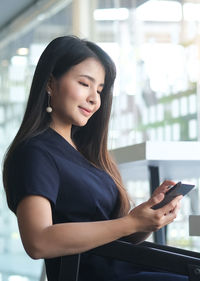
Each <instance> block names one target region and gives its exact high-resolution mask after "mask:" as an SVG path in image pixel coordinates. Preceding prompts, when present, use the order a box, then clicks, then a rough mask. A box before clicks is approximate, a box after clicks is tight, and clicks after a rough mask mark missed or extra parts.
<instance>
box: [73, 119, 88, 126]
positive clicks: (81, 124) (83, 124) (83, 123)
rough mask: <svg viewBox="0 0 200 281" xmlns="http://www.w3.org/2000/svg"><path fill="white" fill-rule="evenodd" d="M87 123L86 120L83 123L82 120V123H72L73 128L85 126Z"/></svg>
mask: <svg viewBox="0 0 200 281" xmlns="http://www.w3.org/2000/svg"><path fill="white" fill-rule="evenodd" d="M87 122H88V120H85V121H83V120H82V121H79V122H74V123H73V124H74V125H75V126H79V127H83V126H85V125H86V124H87Z"/></svg>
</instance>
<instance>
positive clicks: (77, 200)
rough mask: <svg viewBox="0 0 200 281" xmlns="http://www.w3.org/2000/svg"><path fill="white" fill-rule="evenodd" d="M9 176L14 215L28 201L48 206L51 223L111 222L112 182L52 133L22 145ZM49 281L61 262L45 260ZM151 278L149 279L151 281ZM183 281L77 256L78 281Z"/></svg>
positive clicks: (54, 278)
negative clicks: (40, 199)
mask: <svg viewBox="0 0 200 281" xmlns="http://www.w3.org/2000/svg"><path fill="white" fill-rule="evenodd" d="M10 167H11V168H10V174H9V187H10V196H11V204H12V211H13V212H15V213H16V208H17V205H18V203H19V201H20V200H21V199H22V198H23V197H25V196H27V195H40V196H43V197H45V198H47V199H48V200H49V201H50V203H51V208H52V216H53V223H54V224H57V223H64V222H92V221H101V220H109V219H114V218H115V216H114V214H115V211H116V208H118V196H119V192H118V189H117V187H116V185H115V183H114V181H113V179H112V178H111V177H110V176H109V175H108V174H107V173H106V172H105V171H103V170H101V169H98V168H96V167H94V166H93V165H92V164H91V163H90V162H89V161H88V160H87V159H86V158H85V157H84V156H83V155H82V154H81V153H80V152H79V151H77V150H76V149H75V148H74V147H73V146H72V145H71V144H70V143H68V142H67V141H66V140H65V139H64V138H63V137H62V136H61V135H60V134H58V133H57V132H56V131H55V130H53V129H52V128H48V129H47V130H45V131H44V132H43V133H41V134H39V135H37V136H35V137H32V138H31V139H29V140H28V141H26V142H25V143H23V144H21V145H20V146H19V147H18V148H17V149H16V151H15V153H14V154H13V159H12V161H11V166H10ZM45 263H46V271H47V276H48V281H58V273H59V266H60V258H52V259H46V260H45ZM151 277H152V279H151ZM111 280H112V281H122V280H123V281H129V280H130V281H139V280H149V281H150V280H154V281H156V280H162V281H164V280H166V281H169V280H173V281H178V280H180V281H183V280H184V281H185V280H188V279H187V278H186V277H181V276H175V275H169V274H164V275H163V274H161V275H160V274H158V273H145V272H137V270H135V269H134V267H133V265H131V264H129V263H126V262H122V261H117V260H113V259H109V258H103V257H97V256H94V255H92V254H88V253H83V254H82V255H81V263H80V273H79V281H111Z"/></svg>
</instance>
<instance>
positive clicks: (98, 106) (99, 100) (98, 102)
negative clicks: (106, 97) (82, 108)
mask: <svg viewBox="0 0 200 281" xmlns="http://www.w3.org/2000/svg"><path fill="white" fill-rule="evenodd" d="M100 107H101V97H100V96H99V99H98V101H97V104H96V111H97V110H98V109H99V108H100Z"/></svg>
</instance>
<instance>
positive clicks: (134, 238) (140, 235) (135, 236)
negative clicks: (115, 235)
mask: <svg viewBox="0 0 200 281" xmlns="http://www.w3.org/2000/svg"><path fill="white" fill-rule="evenodd" d="M151 234H152V232H136V233H132V234H131V235H128V236H125V237H122V238H121V240H123V241H126V242H130V243H132V244H140V243H142V242H143V241H145V240H146V239H147V238H148V237H149V236H150V235H151Z"/></svg>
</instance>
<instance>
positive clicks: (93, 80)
mask: <svg viewBox="0 0 200 281" xmlns="http://www.w3.org/2000/svg"><path fill="white" fill-rule="evenodd" d="M79 77H86V78H88V79H89V80H90V81H92V82H96V80H95V79H94V78H93V77H92V76H90V75H87V74H81V75H79ZM99 86H101V87H104V84H103V83H101V84H99Z"/></svg>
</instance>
